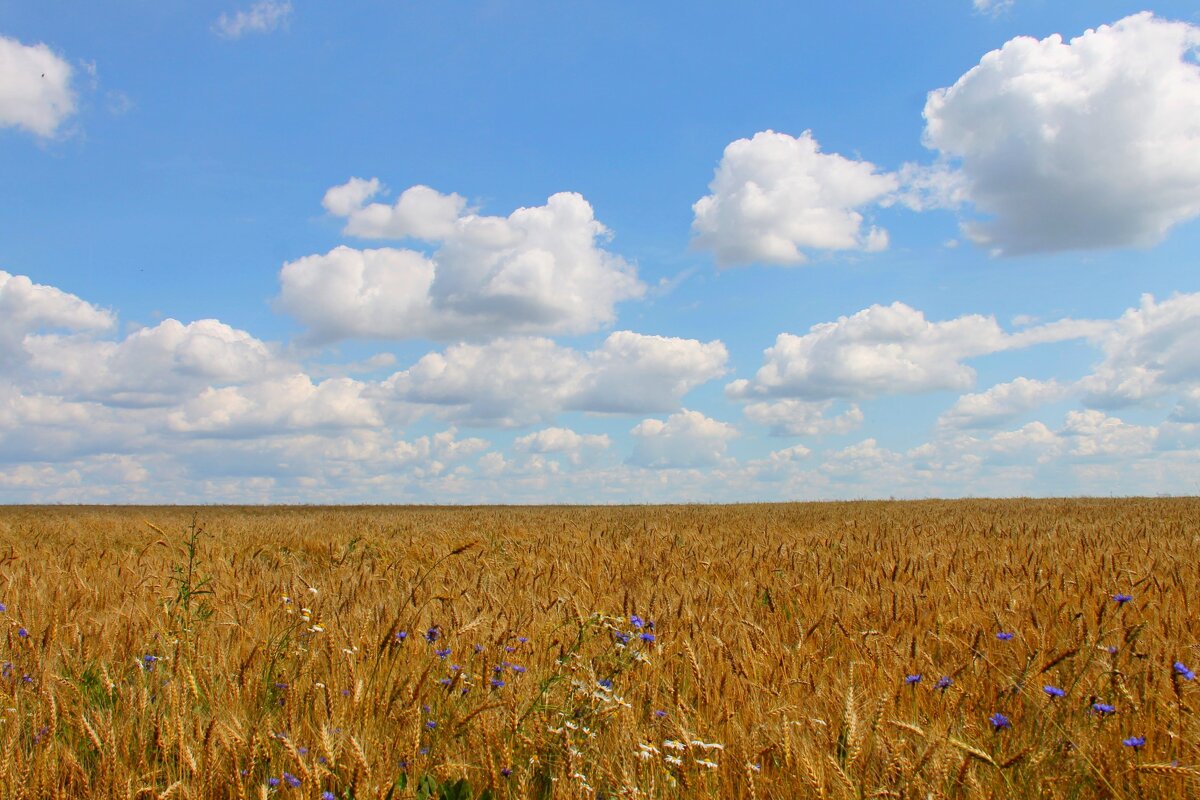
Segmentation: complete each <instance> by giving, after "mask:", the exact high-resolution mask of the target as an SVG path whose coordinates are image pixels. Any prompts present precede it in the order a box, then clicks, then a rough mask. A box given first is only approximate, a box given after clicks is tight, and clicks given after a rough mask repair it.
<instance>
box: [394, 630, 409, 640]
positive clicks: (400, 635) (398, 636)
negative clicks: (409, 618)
mask: <svg viewBox="0 0 1200 800" xmlns="http://www.w3.org/2000/svg"><path fill="white" fill-rule="evenodd" d="M407 638H408V631H396V641H397V642H403V641H404V640H405V639H407Z"/></svg>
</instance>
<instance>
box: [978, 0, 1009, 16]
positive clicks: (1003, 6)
mask: <svg viewBox="0 0 1200 800" xmlns="http://www.w3.org/2000/svg"><path fill="white" fill-rule="evenodd" d="M1013 2H1014V0H972V4H973V5H974V6H975V10H976V11H978V12H980V13H981V14H999V13H1000V12H1002V11H1007V10H1008V9H1010V8H1012V7H1013Z"/></svg>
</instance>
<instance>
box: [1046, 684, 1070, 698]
mask: <svg viewBox="0 0 1200 800" xmlns="http://www.w3.org/2000/svg"><path fill="white" fill-rule="evenodd" d="M1042 691H1043V692H1045V693H1046V694H1048V695H1050V699H1051V700H1053V699H1054V698H1056V697H1062V696H1064V695H1065V694H1066V692H1064V691H1063V690H1062V689H1060V688H1058V687H1057V686H1051V685H1049V684H1047V685H1045V686H1043V687H1042Z"/></svg>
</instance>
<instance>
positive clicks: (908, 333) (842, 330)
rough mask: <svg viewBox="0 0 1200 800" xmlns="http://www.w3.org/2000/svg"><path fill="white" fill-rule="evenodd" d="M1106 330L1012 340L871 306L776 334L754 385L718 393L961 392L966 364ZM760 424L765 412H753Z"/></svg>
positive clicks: (986, 329)
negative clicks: (798, 330)
mask: <svg viewBox="0 0 1200 800" xmlns="http://www.w3.org/2000/svg"><path fill="white" fill-rule="evenodd" d="M1107 327H1108V326H1107V324H1106V323H1097V322H1092V321H1086V320H1085V321H1077V320H1071V319H1066V320H1060V321H1058V322H1053V323H1049V324H1046V325H1040V326H1035V327H1032V328H1027V329H1025V330H1022V331H1019V332H1017V333H1012V334H1009V333H1005V332H1004V331H1003V330H1002V329H1001V328H1000V326H999V325H998V324H997V323H996V320H995V319H993V318H992V317H984V316H981V315H978V314H969V315H966V316H962V317H957V318H955V319H950V320H946V321H945V322H930V321H929V320H927V319H925V315H924V314H923V313H921V312H920V311H918V310H916V309H914V308H912V307H910V306H907V305H905V304H904V303H900V302H896V303H892V304H891V305H890V306H880V305H874V306H871V307H870V308H865V309H863V310H862V311H859V312H858V313H856V314H853V315H851V316H848V317H839V318H838V319H837V320H836V321H834V322H823V323H820V324H817V325H814V326H812V328H810V329H809V332H808V333H807V334H804V335H803V336H797V335H795V334H791V333H781V334H779V336H778V337H777V338H776V340H775V345H774V346H773V347H769V348H767V350H766V351H764V359H763V360H764V363H763V366H762V367H761V368H759V370H758V372H757V374H756V375H755V377H754V379H753V380H746V379H739V380H736V381H733V382H732V383H730V384H729V385H728V386H726V387H725V393H726V394H727V395H728V396H729V397H731V398H735V399H747V400H749V399H754V398H765V397H786V398H797V399H802V400H807V401H821V400H829V399H833V398H865V397H874V396H878V395H885V394H915V393H921V392H932V391H939V390H947V389H960V390H961V389H966V388H968V387H970V386H971V385H972V384H973V383H974V381H975V370H973V369H972V368H971V367H969V366H967V365H966V364H965V363H963V362H964V361H965V360H966V359H969V358H972V357H975V356H981V355H985V354H988V353H995V352H999V351H1001V350H1010V349H1013V348H1018V347H1028V346H1030V345H1034V344H1040V343H1044V342H1055V341H1064V340H1068V339H1076V338H1081V337H1085V336H1094V335H1097V334H1098V333H1099V332H1100V331H1104V330H1107ZM755 413H758V414H760V415H761V416H763V417H764V418H767V417H768V415H769V410H768V409H767V408H765V407H763V408H760V409H756V412H755Z"/></svg>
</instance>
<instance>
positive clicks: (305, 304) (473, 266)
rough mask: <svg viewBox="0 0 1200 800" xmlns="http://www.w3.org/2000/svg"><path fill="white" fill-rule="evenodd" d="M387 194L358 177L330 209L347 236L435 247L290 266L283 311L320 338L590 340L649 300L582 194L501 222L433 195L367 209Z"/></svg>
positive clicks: (336, 193)
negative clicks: (627, 308) (610, 247)
mask: <svg viewBox="0 0 1200 800" xmlns="http://www.w3.org/2000/svg"><path fill="white" fill-rule="evenodd" d="M378 191H380V187H379V185H378V182H377V181H376V180H375V179H372V180H371V181H363V180H362V179H357V178H356V179H353V180H352V181H350V182H349V183H347V184H344V185H342V186H338V187H334V188H333V189H331V190H330V191H329V192H327V193H326V196H325V200H324V202H325V206H326V208H327V209H329V210H330V211H331V212H333V213H338V214H340V215H343V216H346V217H347V218H348V223H347V232H350V233H355V234H356V235H360V236H372V237H385V238H386V237H402V236H407V237H416V238H422V239H426V240H429V241H434V242H436V243H437V244H438V246H437V248H436V250H435V251H434V253H433V254H432V256H428V257H427V256H425V255H424V254H422V253H419V252H416V251H413V250H403V249H395V248H382V249H376V250H357V249H353V248H350V247H344V246H343V247H338V248H335V249H334V250H332V251H330V252H328V253H326V254H324V255H312V256H307V257H305V258H301V259H298V260H296V261H293V262H290V263H288V264H285V265H284V266H283V269H282V270H281V272H280V276H279V277H280V295H279V298H278V300H277V305H278V307H279V308H281V309H282V310H284V311H286V312H287V313H289V314H291V315H292V316H294V317H295V318H296V319H298V320H299V321H300V322H302V323H304V324H305V325H306V326H308V328H309V338H311V339H313V340H316V341H322V342H330V341H336V340H339V339H348V338H375V339H407V338H432V339H440V340H446V339H456V338H464V337H468V338H469V337H482V336H500V335H511V334H566V333H583V332H587V331H591V330H595V329H596V328H599V327H601V326H603V325H607V324H610V323H612V322H613V321H614V320H615V319H616V312H615V310H614V306H615V305H616V304H617V303H618V302H621V301H623V300H630V299H634V298H637V297H641V296H642V295H643V294H644V293H645V291H646V287H645V285H644V284H643V283H642V282H641V281H640V280H638V278H637V274H636V270H635V269H634V267H633V266H632V265H630V264H629V263H627V262H626V261H625V260H624V259H622V258H621V257H620V256H617V255H615V254H613V253H611V252H609V251H607V250H605V249H603V248H602V247H601V246H600V243H601V242H603V241H604V240H606V239H607V237H608V236H609V232H608V230H607V229H606V228H605V227H604V226H603V225H602V224H600V222H598V221H597V220H596V219H595V216H594V214H593V210H592V206H591V205H590V204H589V203H588V202H587V201H586V200H585V199H584V198H583V197H581V196H580V195H578V194H574V193H569V192H563V193H559V194H555V195H553V196H551V197H550V198H549V199H548V200H547V201H546V204H545V205H542V206H536V207H532V208H519V209H517V210H516V211H514V212H512V213H511V214H510V215H509V216H507V217H496V216H480V215H477V214H474V213H462V212H463V209H464V203H463V201H462V198H459V197H458V196H457V195H440V194H438V193H437V192H435V191H434V190H432V189H428V188H426V187H413V188H411V189H409V190H407V191H406V192H404V193H403V194H402V195H401V196H400V199H399V200H398V201H397V202H396V203H395V204H394V205H391V206H387V205H383V204H372V205H364V203H365V202H366V200H368V199H369V198H371V197H373V196H374V195H375V194H376V193H377V192H378Z"/></svg>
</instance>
